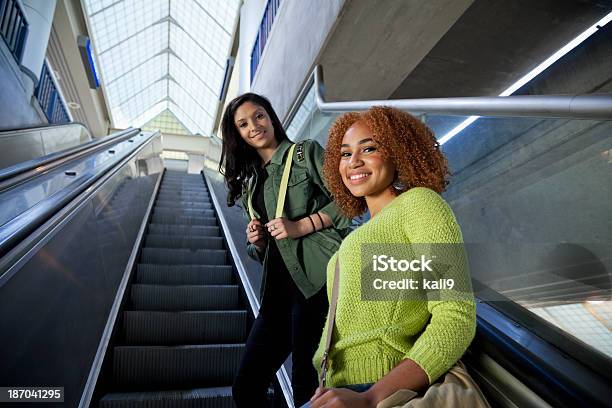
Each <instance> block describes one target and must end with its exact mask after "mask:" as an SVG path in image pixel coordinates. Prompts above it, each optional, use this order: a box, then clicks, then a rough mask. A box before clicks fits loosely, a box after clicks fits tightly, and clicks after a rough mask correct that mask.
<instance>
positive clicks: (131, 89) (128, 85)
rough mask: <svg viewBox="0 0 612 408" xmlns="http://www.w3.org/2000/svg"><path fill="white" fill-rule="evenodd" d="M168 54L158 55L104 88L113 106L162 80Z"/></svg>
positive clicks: (166, 69) (165, 70)
mask: <svg viewBox="0 0 612 408" xmlns="http://www.w3.org/2000/svg"><path fill="white" fill-rule="evenodd" d="M167 65H168V54H162V55H158V56H157V57H155V58H153V59H152V60H150V61H149V63H147V64H145V65H141V66H139V67H138V68H136V69H133V70H132V71H129V72H128V73H127V74H125V75H123V76H122V77H119V78H117V79H116V80H115V81H113V82H111V84H110V85H109V86H107V87H106V93H107V96H108V99H109V102H111V103H112V104H113V105H121V104H122V103H123V102H124V101H126V100H127V99H129V98H130V96H132V95H135V94H137V93H139V92H140V91H142V90H143V89H144V88H148V87H149V86H151V84H153V83H154V82H155V81H158V80H160V79H162V78H163V77H164V76H165V75H166V72H167V71H168V68H167Z"/></svg>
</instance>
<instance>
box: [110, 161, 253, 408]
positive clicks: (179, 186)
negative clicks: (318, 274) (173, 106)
mask: <svg viewBox="0 0 612 408" xmlns="http://www.w3.org/2000/svg"><path fill="white" fill-rule="evenodd" d="M146 232H147V233H146V235H145V237H144V239H143V248H142V250H141V254H140V259H139V261H138V263H137V265H136V267H135V271H134V273H135V277H134V280H133V283H132V284H131V286H130V287H128V289H127V291H126V296H127V297H128V299H127V301H126V307H125V310H123V312H122V314H123V315H122V319H119V320H118V321H120V322H121V324H120V328H118V329H117V330H119V339H118V341H117V343H116V344H114V345H110V346H109V348H111V349H112V351H109V353H111V354H110V355H111V356H112V367H111V371H112V379H110V380H106V381H105V383H107V385H106V386H105V390H104V391H105V392H106V394H105V395H104V396H102V398H100V399H99V401H98V406H99V407H101V408H196V407H197V408H230V407H233V402H232V396H231V384H232V380H233V378H234V375H235V372H236V370H237V368H238V364H239V362H240V359H241V358H242V354H243V353H244V343H245V341H246V337H247V311H246V309H245V306H244V304H243V302H242V300H241V297H240V289H239V286H238V285H237V284H236V282H237V281H236V280H235V278H234V269H233V267H232V265H231V264H230V263H229V259H230V258H229V257H228V254H227V251H226V249H225V243H224V240H223V238H222V237H221V231H220V229H219V227H218V225H217V219H216V215H215V210H214V208H213V206H212V204H211V201H210V195H209V194H208V191H207V189H206V186H205V184H204V180H203V179H202V176H201V175H188V174H186V173H180V172H171V171H166V172H165V174H164V178H163V179H162V182H161V185H160V190H159V193H158V196H157V199H156V201H155V205H154V208H153V211H152V215H151V218H150V223H149V225H148V227H147V231H146Z"/></svg>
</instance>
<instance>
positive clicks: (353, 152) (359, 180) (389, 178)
mask: <svg viewBox="0 0 612 408" xmlns="http://www.w3.org/2000/svg"><path fill="white" fill-rule="evenodd" d="M340 156H341V158H340V165H339V171H340V175H341V176H342V181H343V182H344V185H345V186H346V188H348V189H349V191H350V192H351V194H352V195H353V196H355V197H366V198H367V197H376V196H379V195H380V194H381V193H383V194H386V193H388V192H389V186H390V185H391V183H393V179H394V177H395V165H394V164H393V162H392V161H391V160H388V159H385V158H384V157H383V155H382V153H381V152H380V151H379V149H378V143H376V142H375V141H374V138H373V136H372V131H371V130H370V128H369V127H368V126H367V125H366V123H365V122H363V121H357V122H355V123H354V124H353V125H352V126H351V127H350V128H349V129H348V130H347V131H346V133H345V134H344V137H343V139H342V145H341V146H340Z"/></svg>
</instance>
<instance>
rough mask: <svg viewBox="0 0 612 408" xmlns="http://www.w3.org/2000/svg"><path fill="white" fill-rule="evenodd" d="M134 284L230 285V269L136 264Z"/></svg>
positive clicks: (224, 266)
mask: <svg viewBox="0 0 612 408" xmlns="http://www.w3.org/2000/svg"><path fill="white" fill-rule="evenodd" d="M136 282H137V283H145V284H154V285H229V284H230V283H232V267H231V266H226V265H215V266H199V265H181V266H177V265H151V264H138V266H137V269H136Z"/></svg>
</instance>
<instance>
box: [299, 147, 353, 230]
mask: <svg viewBox="0 0 612 408" xmlns="http://www.w3.org/2000/svg"><path fill="white" fill-rule="evenodd" d="M324 154H325V150H323V147H321V145H320V144H319V143H318V142H316V141H314V140H306V141H304V155H305V158H306V161H307V163H306V164H307V166H308V170H309V173H310V176H311V178H312V180H313V182H314V183H315V184H316V185H317V186H319V188H320V189H321V191H323V193H324V194H325V195H326V196H327V197H328V198H329V200H330V202H329V203H328V204H327V205H325V206H324V207H323V208H321V209H320V210H319V211H320V212H322V213H323V214H327V215H328V216H329V218H331V220H332V222H333V224H334V227H335V228H338V229H342V228H347V227H348V226H350V225H351V219H350V218H348V217H346V216H345V215H343V214H342V212H341V211H340V209H339V208H338V206H337V205H336V203H335V202H334V201H333V198H332V196H331V193H330V192H329V190H328V188H327V186H326V184H325V181H324V180H323V156H324Z"/></svg>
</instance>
